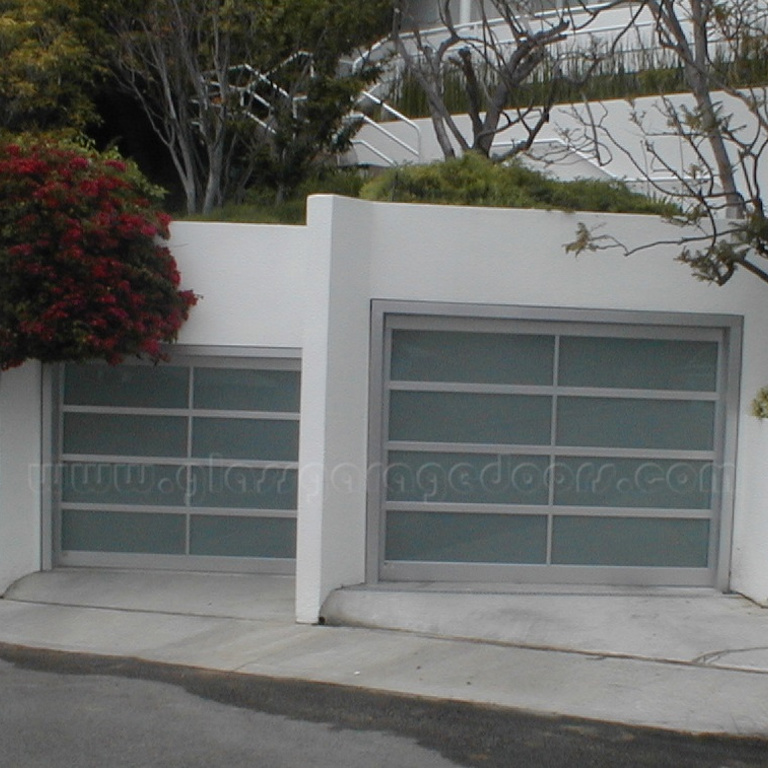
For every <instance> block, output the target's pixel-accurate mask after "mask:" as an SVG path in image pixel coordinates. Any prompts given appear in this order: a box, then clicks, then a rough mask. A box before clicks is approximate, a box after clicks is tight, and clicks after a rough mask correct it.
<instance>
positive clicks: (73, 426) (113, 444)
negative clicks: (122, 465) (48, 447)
mask: <svg viewBox="0 0 768 768" xmlns="http://www.w3.org/2000/svg"><path fill="white" fill-rule="evenodd" d="M63 448H64V453H83V454H90V455H99V454H101V455H113V456H186V454H187V420H186V418H184V417H183V416H127V415H120V414H108V413H65V414H64V445H63Z"/></svg>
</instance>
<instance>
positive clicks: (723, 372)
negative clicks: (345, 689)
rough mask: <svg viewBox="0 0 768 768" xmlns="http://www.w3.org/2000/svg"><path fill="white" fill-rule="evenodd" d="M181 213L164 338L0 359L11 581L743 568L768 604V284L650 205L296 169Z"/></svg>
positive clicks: (757, 597) (593, 578) (3, 530)
mask: <svg viewBox="0 0 768 768" xmlns="http://www.w3.org/2000/svg"><path fill="white" fill-rule="evenodd" d="M308 206H309V208H308V223H307V225H306V226H297V227H288V226H263V225H259V226H255V225H231V224H208V223H178V224H175V225H174V226H173V238H172V243H171V246H172V249H173V253H174V255H175V257H176V259H177V260H178V262H179V266H180V268H181V271H182V275H183V280H184V284H185V286H187V287H191V288H193V289H194V290H195V291H196V292H198V293H199V294H201V295H202V298H201V300H200V302H199V304H198V306H197V307H196V308H195V309H194V310H193V312H192V316H191V318H190V320H189V322H188V323H187V324H186V326H185V327H184V328H183V330H182V334H181V337H180V339H179V343H178V345H176V346H175V347H174V348H173V349H172V350H171V359H170V361H169V362H168V363H165V364H161V365H158V366H156V367H153V366H150V365H144V364H134V363H131V362H128V363H126V364H125V365H122V366H118V367H114V368H110V367H108V366H105V365H98V364H93V365H62V366H51V367H48V366H45V367H41V366H40V365H38V364H35V363H27V364H25V365H24V366H22V367H21V368H18V369H15V370H12V371H9V372H6V373H3V374H2V377H1V378H0V592H2V591H3V590H4V589H6V588H7V587H8V585H10V584H11V583H12V582H13V581H14V580H16V579H18V578H20V577H21V576H24V575H25V574H28V573H30V572H34V571H37V570H40V569H48V568H51V567H57V566H69V565H76V566H82V567H91V566H95V565H98V566H101V567H124V568H167V569H196V570H204V571H217V570H226V571H264V572H269V573H291V572H294V570H295V574H296V617H297V620H298V621H301V622H316V621H318V619H319V618H320V617H321V615H322V606H323V603H324V601H325V600H326V598H327V597H328V595H329V594H330V593H331V592H332V591H333V590H335V589H336V588H339V587H343V586H347V585H355V584H364V583H376V582H379V581H418V582H425V581H426V582H440V581H447V582H457V581H462V582H466V583H467V584H469V585H471V584H472V583H482V584H483V585H484V588H485V589H487V588H488V584H489V583H492V582H497V583H506V584H515V583H523V582H526V583H531V582H535V583H540V584H549V585H557V584H562V583H564V582H565V583H569V584H573V583H578V584H583V585H584V588H585V589H589V588H590V585H605V584H610V585H626V584H630V585H644V586H647V587H648V588H650V589H652V588H654V587H655V586H661V585H663V586H665V587H670V586H671V587H675V586H680V587H686V588H691V587H698V588H701V589H709V590H711V589H715V590H722V591H729V590H732V591H737V592H740V593H742V594H744V595H746V596H748V597H750V598H751V599H753V600H754V601H756V602H758V603H760V604H762V605H768V559H766V557H765V547H766V542H767V541H768V501H767V500H768V474H767V473H766V472H765V466H764V465H765V450H766V445H768V433H766V429H768V428H767V427H766V426H765V425H764V424H763V423H762V422H761V421H759V420H758V419H756V418H755V417H753V416H752V415H751V414H750V402H751V400H752V398H753V396H754V394H755V392H756V391H757V390H758V389H759V388H760V387H761V386H763V385H765V384H766V383H768V347H766V344H765V329H766V328H768V304H767V303H766V301H765V288H764V287H763V286H762V285H761V284H759V283H758V281H756V280H754V279H753V278H750V277H749V276H746V275H737V276H736V277H735V278H734V279H733V280H732V281H731V282H729V283H728V284H727V285H726V286H724V287H723V288H716V287H713V286H711V285H706V284H702V283H700V282H697V281H695V280H694V279H692V277H691V275H690V274H689V271H688V269H687V268H686V267H685V266H683V265H681V264H679V263H677V262H675V261H674V259H673V256H674V250H673V249H670V248H666V247H661V246H659V247H656V248H653V249H651V250H650V251H647V252H645V254H644V255H638V256H635V257H632V258H624V257H621V256H618V255H611V254H609V253H597V254H589V255H586V256H581V257H579V258H578V259H577V258H574V257H573V256H572V255H569V254H567V253H566V252H565V251H564V248H563V244H564V243H566V242H568V241H570V240H572V239H573V236H574V232H575V229H576V225H577V222H579V221H584V222H586V223H587V224H588V225H594V224H597V223H601V224H602V225H603V226H604V227H605V228H606V229H607V230H608V231H610V232H611V233H612V234H615V235H616V236H618V237H620V238H621V239H622V240H624V241H625V242H627V243H628V244H633V243H641V242H652V241H655V240H658V239H662V237H663V235H664V228H665V226H667V225H664V224H662V223H660V222H659V221H657V220H656V219H655V218H652V217H642V216H630V215H610V216H598V215H596V214H584V215H582V214H565V213H558V212H545V211H519V210H504V209H473V208H452V207H440V206H418V205H400V204H388V203H368V202H363V201H359V200H349V199H345V198H338V197H333V196H318V197H313V198H310V200H309V203H308Z"/></svg>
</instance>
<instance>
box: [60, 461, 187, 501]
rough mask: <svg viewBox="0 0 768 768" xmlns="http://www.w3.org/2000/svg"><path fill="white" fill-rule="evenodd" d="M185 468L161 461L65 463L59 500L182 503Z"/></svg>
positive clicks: (184, 487)
mask: <svg viewBox="0 0 768 768" xmlns="http://www.w3.org/2000/svg"><path fill="white" fill-rule="evenodd" d="M186 488H187V468H186V467H182V466H166V465H161V464H106V463H103V462H79V463H68V464H65V465H64V467H63V471H62V500H63V501H65V502H72V503H76V504H133V505H136V506H183V505H184V502H185V494H186Z"/></svg>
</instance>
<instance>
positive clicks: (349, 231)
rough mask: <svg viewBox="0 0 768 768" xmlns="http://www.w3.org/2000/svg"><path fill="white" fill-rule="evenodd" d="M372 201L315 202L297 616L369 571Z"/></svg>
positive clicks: (311, 206)
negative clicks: (366, 504) (366, 545)
mask: <svg viewBox="0 0 768 768" xmlns="http://www.w3.org/2000/svg"><path fill="white" fill-rule="evenodd" d="M369 216H370V203H365V202H363V201H358V200H350V199H346V198H339V197H333V196H326V195H321V196H317V197H313V198H310V200H309V201H308V215H307V223H308V227H309V231H310V240H309V242H310V245H309V253H308V263H307V272H308V274H307V278H308V279H307V286H308V288H307V300H306V306H305V308H304V317H305V331H304V342H303V348H302V374H301V390H302V392H301V427H300V428H301V439H300V447H299V498H298V523H297V542H296V549H297V551H296V618H297V621H299V622H302V623H314V622H316V621H317V620H318V617H319V614H320V609H321V606H322V604H323V601H324V600H325V598H326V597H327V596H328V594H329V593H330V592H331V591H332V590H333V589H336V588H337V587H340V586H345V585H349V584H356V583H360V582H362V581H363V580H364V578H365V514H366V507H365V502H366V469H367V458H366V453H367V436H368V356H369V349H368V347H369V330H368V329H369V322H370V298H369V291H370V279H369V260H370V255H369V250H370V245H369V243H370V237H371V227H370V224H369V222H368V219H369Z"/></svg>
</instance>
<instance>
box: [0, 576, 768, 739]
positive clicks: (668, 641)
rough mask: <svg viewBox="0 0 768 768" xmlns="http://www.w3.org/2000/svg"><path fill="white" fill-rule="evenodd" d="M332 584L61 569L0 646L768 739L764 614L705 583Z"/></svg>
mask: <svg viewBox="0 0 768 768" xmlns="http://www.w3.org/2000/svg"><path fill="white" fill-rule="evenodd" d="M490 590H491V587H489V588H488V590H487V591H486V592H484V593H477V592H472V593H469V592H468V591H467V590H466V587H462V586H460V585H445V584H441V585H428V584H423V585H410V586H409V587H408V588H393V587H392V586H388V587H380V588H365V589H361V588H353V589H346V590H341V591H339V592H337V593H335V594H334V595H332V596H331V598H330V599H329V600H328V602H327V603H326V606H325V609H324V613H325V616H326V619H327V621H328V623H329V624H331V623H334V624H335V623H337V622H344V623H346V624H358V625H366V626H343V627H339V626H329V625H326V626H307V625H297V624H295V623H294V621H293V593H294V584H293V580H292V579H291V578H288V577H276V576H272V577H270V576H251V575H225V574H203V573H179V572H163V571H119V570H97V569H61V570H56V571H52V572H48V573H41V574H33V575H32V576H29V577H26V578H25V579H22V580H21V581H20V582H17V584H15V585H14V586H13V587H12V588H11V589H10V590H8V592H7V593H6V595H5V599H3V600H0V643H6V644H13V645H23V646H31V647H36V648H50V649H56V650H64V651H76V652H87V653H94V654H104V655H116V656H130V657H136V658H140V659H144V660H147V661H159V662H167V663H174V664H182V665H191V666H197V667H204V668H208V669H214V670H225V671H236V672H241V673H244V674H254V675H266V676H271V677H281V678H300V679H305V680H311V681H319V682H328V683H337V684H341V685H352V686H360V687H365V688H371V689H378V690H385V691H391V692H398V693H406V694H413V695H418V696H428V697H438V698H445V699H457V700H462V701H471V702H479V703H485V704H493V705H498V706H502V707H515V708H521V709H526V710H531V711H536V712H540V713H551V714H563V715H571V716H576V717H585V718H591V719H597V720H605V721H610V722H621V723H627V724H632V725H646V726H652V727H660V728H668V729H674V730H681V731H688V732H694V733H701V732H708V733H724V734H733V735H759V736H764V737H768V610H765V609H761V608H758V607H757V606H755V605H753V604H752V603H750V602H749V601H747V600H745V599H743V598H740V597H738V596H733V595H720V594H718V593H715V592H712V591H708V590H653V591H649V590H631V589H626V590H603V591H602V592H597V593H595V592H592V591H590V592H585V591H581V592H580V591H579V590H577V589H571V590H558V592H557V593H553V592H549V591H541V590H538V591H537V590H536V588H533V587H531V588H528V589H523V588H520V589H516V590H515V591H508V592H499V591H498V590H499V587H498V586H494V587H493V590H494V591H493V592H491V591H490Z"/></svg>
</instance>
